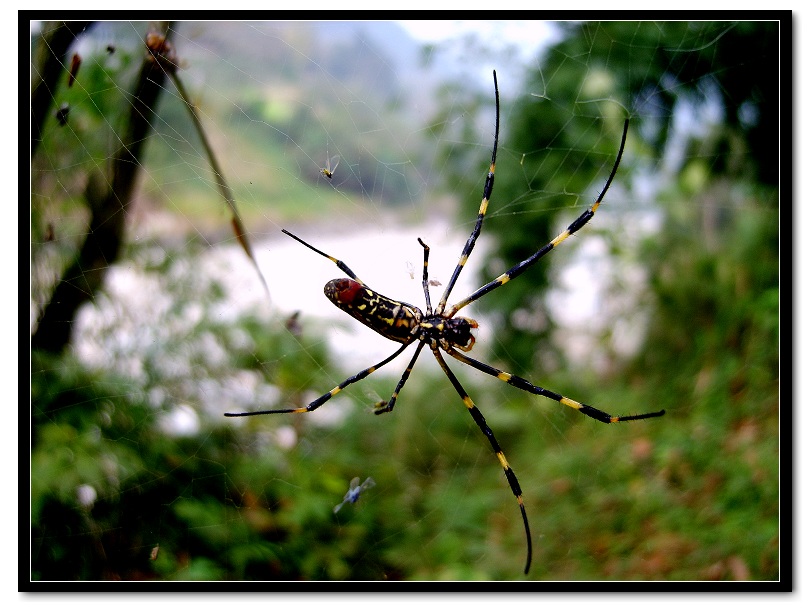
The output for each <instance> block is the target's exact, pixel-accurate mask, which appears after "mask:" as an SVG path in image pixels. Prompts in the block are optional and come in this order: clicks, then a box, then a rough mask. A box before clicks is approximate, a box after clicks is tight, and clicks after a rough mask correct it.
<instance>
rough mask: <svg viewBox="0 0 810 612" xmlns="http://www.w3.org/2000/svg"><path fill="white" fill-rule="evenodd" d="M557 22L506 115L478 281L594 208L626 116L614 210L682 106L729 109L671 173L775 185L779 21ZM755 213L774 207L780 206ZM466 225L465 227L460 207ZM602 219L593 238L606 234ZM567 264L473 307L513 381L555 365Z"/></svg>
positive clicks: (665, 142) (537, 269)
mask: <svg viewBox="0 0 810 612" xmlns="http://www.w3.org/2000/svg"><path fill="white" fill-rule="evenodd" d="M561 27H562V29H563V34H564V36H563V39H562V40H561V41H560V42H559V43H557V44H555V45H554V46H552V47H551V48H550V49H548V50H546V51H545V52H544V54H543V57H542V58H541V60H540V67H541V68H540V70H534V71H531V72H530V73H529V74H528V75H527V81H526V84H525V86H524V88H523V90H524V91H525V92H526V95H524V96H522V97H520V98H519V99H518V100H516V101H515V102H514V103H513V104H512V105H511V107H510V108H509V110H508V117H506V118H502V139H501V140H502V142H501V147H500V151H499V162H500V163H499V164H498V168H497V172H496V180H495V185H496V186H495V190H494V194H493V198H492V203H491V204H490V218H489V219H487V221H486V224H485V228H486V229H485V231H484V233H485V235H487V236H488V237H489V239H491V240H493V241H494V242H495V245H494V249H493V251H492V253H491V256H490V260H491V261H492V263H491V264H490V265H488V266H486V267H485V268H484V272H483V274H482V277H481V280H482V282H484V281H487V280H490V279H491V278H492V277H493V276H494V275H496V274H499V273H500V272H501V271H503V270H504V269H506V267H508V266H510V265H513V264H514V263H516V262H518V261H520V260H522V259H524V258H525V257H527V256H528V255H530V254H531V253H532V252H533V251H534V250H536V249H537V248H539V247H540V246H542V245H543V244H544V243H545V242H546V241H547V240H549V239H550V238H551V237H552V236H553V235H555V233H556V232H557V231H559V230H560V229H562V228H563V227H565V225H567V224H568V223H570V222H571V221H572V220H573V219H574V218H575V217H576V216H577V215H578V214H580V212H581V211H582V210H583V207H584V206H586V205H589V204H590V203H591V201H592V200H591V201H585V200H586V198H587V197H588V196H587V195H586V194H589V193H593V194H594V195H595V193H596V192H598V189H599V183H598V181H604V180H605V178H606V177H607V173H608V171H609V169H610V166H611V163H612V161H613V158H614V156H615V154H616V150H617V148H618V143H619V136H620V131H621V123H622V120H623V119H624V117H625V116H629V117H630V119H631V124H630V130H631V136H630V138H629V139H628V149H627V150H626V152H625V158H624V160H623V164H622V166H621V167H620V169H619V176H618V179H617V181H616V184H614V186H613V193H610V192H609V193H608V195H607V198H606V204H605V206H606V207H609V206H610V205H611V200H612V199H613V200H615V198H616V194H617V192H620V184H621V182H622V181H623V179H622V177H623V176H627V175H632V174H635V172H634V167H633V163H634V161H637V160H639V158H638V156H639V155H640V154H642V153H644V152H645V151H646V155H647V156H649V157H650V158H651V159H662V158H663V157H664V153H665V151H667V150H668V149H667V147H671V146H672V142H671V138H670V136H671V135H672V133H673V129H674V125H675V123H676V121H678V113H676V109H677V108H683V109H689V110H690V111H691V112H692V113H694V112H697V110H699V109H701V108H705V107H706V105H709V104H712V103H713V104H719V105H720V108H722V118H721V120H720V124H719V125H718V126H717V127H716V128H714V129H713V130H712V131H711V133H710V134H704V135H701V136H700V137H699V138H700V139H699V140H697V139H695V146H694V147H692V149H690V150H689V151H688V153H687V155H686V156H684V157H681V158H680V159H679V160H678V163H679V167H677V168H675V169H674V171H675V173H676V174H678V173H682V172H684V171H685V170H686V169H687V166H686V161H687V160H688V159H694V156H698V157H699V159H702V160H706V164H707V167H706V168H705V171H706V172H708V173H710V175H711V176H712V177H715V178H714V180H715V181H717V180H725V181H729V180H730V181H738V180H741V179H746V180H748V179H751V178H754V179H755V180H756V181H758V182H759V183H760V184H761V185H763V186H769V187H773V186H775V184H776V180H777V173H776V171H777V160H778V157H777V155H776V154H775V153H776V150H777V145H778V130H777V125H778V119H779V113H778V103H779V96H778V70H777V67H778V49H779V36H780V31H779V24H778V23H776V22H734V23H731V22H713V23H710V22H663V23H650V22H643V23H635V22H607V23H604V22H599V23H581V24H564V25H562V26H561ZM782 35H784V33H782ZM502 112H503V109H502ZM639 139H640V140H639ZM698 143H701V144H700V146H698ZM639 161H640V160H639ZM484 165H485V164H484V163H483V162H482V163H481V167H484ZM648 170H650V171H654V172H659V171H662V170H664V169H663V168H656V169H653V168H649V169H648ZM666 170H667V172H670V171H671V170H670V169H666ZM456 179H458V177H457V176H456V177H451V180H453V181H455V180H456ZM462 191H463V190H462ZM757 206H765V207H770V208H771V209H772V208H773V207H774V206H775V199H773V198H769V199H767V200H766V201H765V202H763V203H762V204H757ZM549 210H550V211H560V212H558V213H557V214H556V215H555V216H553V217H552V216H550V215H548V214H545V213H543V211H549ZM603 210H604V209H603ZM665 214H671V213H667V212H666V211H665ZM462 217H463V218H464V220H466V221H468V220H469V214H468V211H467V210H466V209H465V211H464V212H463V213H462ZM598 217H599V215H598V214H597V217H596V219H598ZM597 223H598V222H597ZM597 223H592V224H591V226H590V227H589V230H588V231H592V232H594V231H599V230H598V224H597ZM668 225H669V224H668V222H665V223H664V226H665V227H667V226H668ZM559 258H560V255H559V254H557V253H555V254H554V255H551V256H549V257H547V258H545V259H543V260H541V262H540V263H539V264H537V265H535V266H533V267H532V268H531V269H530V270H529V271H527V272H526V273H525V274H524V275H523V277H522V278H521V279H520V280H517V281H515V284H516V285H518V286H519V287H521V288H522V290H521V289H517V288H512V290H511V291H509V290H505V291H498V292H496V293H495V294H494V295H493V296H492V297H490V298H487V299H484V300H482V301H481V302H479V307H480V308H482V309H485V310H487V311H489V313H490V314H491V315H493V316H495V317H496V321H497V327H498V330H499V332H498V333H499V337H500V340H501V341H500V342H499V343H496V345H495V346H494V347H493V350H494V351H495V353H496V354H497V356H498V357H499V358H500V359H502V360H504V361H505V362H506V363H507V364H508V366H509V367H511V368H512V369H514V370H516V371H517V372H518V373H526V372H530V371H532V370H534V369H535V368H536V367H537V366H538V365H540V364H546V363H548V362H547V361H546V359H552V360H553V358H554V355H555V351H554V350H552V349H550V348H543V347H548V339H549V337H550V333H551V331H552V329H553V322H552V319H551V317H550V316H549V313H548V307H547V303H546V301H545V299H544V297H543V296H544V295H545V293H546V290H547V288H548V279H547V270H548V266H549V265H556V266H559V265H560V260H559ZM527 288H531V290H527ZM516 313H517V314H519V313H528V314H529V315H531V316H528V317H516V316H515V315H516ZM526 320H529V321H532V322H533V323H530V324H527V323H525V321H526ZM506 347H508V350H507V349H506ZM538 352H539V353H540V355H541V359H540V363H538Z"/></svg>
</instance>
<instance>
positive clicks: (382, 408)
mask: <svg viewBox="0 0 810 612" xmlns="http://www.w3.org/2000/svg"><path fill="white" fill-rule="evenodd" d="M424 346H425V341H424V340H420V341H419V346H417V347H416V351H415V352H414V354H413V357H411V360H410V362H409V363H408V367H407V368H405V371H404V372H403V373H402V376H401V377H400V379H399V382H398V383H397V386H396V387H395V388H394V392H393V393H392V394H391V399H389V400H388V403H387V404H383V402H379V403H378V404H377V410H375V411H374V414H382V413H383V412H391V411H392V410H393V409H394V404H395V403H396V401H397V397H398V396H399V392H400V391H401V390H402V387H404V386H405V383H406V382H407V381H408V377H409V376H410V375H411V370H413V366H414V364H415V363H416V360H417V359H418V358H419V353H420V352H421V351H422V347H424Z"/></svg>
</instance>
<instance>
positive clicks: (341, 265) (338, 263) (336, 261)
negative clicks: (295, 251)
mask: <svg viewBox="0 0 810 612" xmlns="http://www.w3.org/2000/svg"><path fill="white" fill-rule="evenodd" d="M281 231H282V233H284V234H287V235H288V236H289V237H290V238H292V239H293V240H297V241H298V242H300V243H301V244H303V245H304V246H305V247H307V248H308V249H312V250H313V251H315V252H316V253H317V254H318V255H321V256H322V257H326V259H328V260H330V261H331V262H333V263H334V264H335V265H336V266H337V267H338V268H340V269H341V270H343V271H344V272H345V273H346V274H348V275H349V277H350V278H352V279H354V280H356V281H357V282H358V283H360V284H361V285H365V283H364V282H363V281H361V280H360V279H359V278H357V275H356V274H355V273H354V272H352V270H351V268H349V266H347V265H346V264H345V263H343V262H342V261H340V260H339V259H336V258H334V257H332V256H331V255H328V254H326V253H324V252H323V251H321V250H320V249H316V248H315V247H314V246H312V245H311V244H309V243H308V242H304V241H303V240H301V239H300V238H299V237H298V236H296V235H295V234H293V233H292V232H288V231H287V230H285V229H282V230H281Z"/></svg>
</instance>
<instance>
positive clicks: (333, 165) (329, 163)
mask: <svg viewBox="0 0 810 612" xmlns="http://www.w3.org/2000/svg"><path fill="white" fill-rule="evenodd" d="M328 155H329V153H327V156H328ZM339 163H340V155H333V156H332V157H329V158H328V159H327V160H326V168H321V174H323V175H324V176H325V177H326V178H328V179H329V180H330V181H331V180H332V175H333V174H334V173H335V170H337V167H338V164H339Z"/></svg>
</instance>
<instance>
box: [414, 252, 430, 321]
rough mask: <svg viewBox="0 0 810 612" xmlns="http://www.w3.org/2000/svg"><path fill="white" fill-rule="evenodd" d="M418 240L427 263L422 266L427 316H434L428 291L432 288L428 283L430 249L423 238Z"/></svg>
mask: <svg viewBox="0 0 810 612" xmlns="http://www.w3.org/2000/svg"><path fill="white" fill-rule="evenodd" d="M417 240H418V241H419V244H421V245H422V248H423V249H424V250H425V262H424V264H423V265H422V289H424V291H425V305H426V306H427V309H426V310H425V314H426V315H428V316H430V315H432V314H433V307H432V306H431V305H430V291H428V287H429V286H430V285H429V283H428V256H429V255H430V247H429V246H428V245H426V244H425V243H424V242H422V239H421V238H417Z"/></svg>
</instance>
